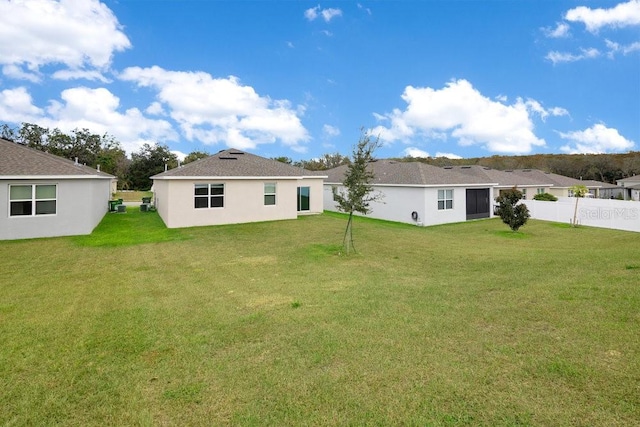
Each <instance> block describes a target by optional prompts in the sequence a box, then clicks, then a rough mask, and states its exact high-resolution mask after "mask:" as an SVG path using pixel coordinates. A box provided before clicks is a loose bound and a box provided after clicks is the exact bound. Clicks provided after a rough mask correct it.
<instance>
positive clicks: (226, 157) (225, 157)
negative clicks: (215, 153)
mask: <svg viewBox="0 0 640 427" xmlns="http://www.w3.org/2000/svg"><path fill="white" fill-rule="evenodd" d="M218 158H219V159H220V160H238V158H237V157H229V156H220V157H218Z"/></svg>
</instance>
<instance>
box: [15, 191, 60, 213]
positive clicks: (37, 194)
mask: <svg viewBox="0 0 640 427" xmlns="http://www.w3.org/2000/svg"><path fill="white" fill-rule="evenodd" d="M56 199H57V186H56V185H55V184H42V185H40V184H33V185H11V186H10V188H9V205H10V208H9V216H34V215H55V214H56Z"/></svg>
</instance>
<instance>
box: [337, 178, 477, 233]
mask: <svg viewBox="0 0 640 427" xmlns="http://www.w3.org/2000/svg"><path fill="white" fill-rule="evenodd" d="M324 187H325V189H324V208H325V209H326V210H328V211H334V212H338V209H337V207H336V206H337V205H336V202H334V201H333V192H332V189H331V188H332V185H330V184H325V186H324ZM337 187H338V188H339V189H340V188H342V186H337ZM445 189H447V190H448V189H452V190H453V209H444V210H438V190H445ZM374 190H375V191H379V192H380V193H382V194H383V195H384V197H383V198H382V199H381V200H380V202H373V203H371V204H370V208H371V211H372V212H371V213H370V214H368V215H367V216H368V217H371V218H377V219H384V220H387V221H396V222H404V223H407V224H415V225H422V226H428V225H436V224H447V223H452V222H462V221H466V219H467V193H466V187H445V186H443V187H409V186H374ZM414 211H415V212H417V213H418V219H417V221H414V220H413V219H412V218H411V213H412V212H414Z"/></svg>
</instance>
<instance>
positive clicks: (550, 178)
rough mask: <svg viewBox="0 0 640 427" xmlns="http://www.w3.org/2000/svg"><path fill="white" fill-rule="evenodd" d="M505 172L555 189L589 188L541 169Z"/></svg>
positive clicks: (571, 179) (576, 181) (573, 179)
mask: <svg viewBox="0 0 640 427" xmlns="http://www.w3.org/2000/svg"><path fill="white" fill-rule="evenodd" d="M505 172H511V173H513V174H516V175H519V176H522V177H527V178H530V179H533V180H538V181H540V183H548V184H551V185H552V186H554V187H571V186H574V185H585V186H587V187H588V185H586V184H585V181H581V180H579V179H575V178H570V177H568V176H563V175H558V174H556V173H551V172H544V171H541V170H539V169H513V170H509V171H505ZM596 187H597V186H596Z"/></svg>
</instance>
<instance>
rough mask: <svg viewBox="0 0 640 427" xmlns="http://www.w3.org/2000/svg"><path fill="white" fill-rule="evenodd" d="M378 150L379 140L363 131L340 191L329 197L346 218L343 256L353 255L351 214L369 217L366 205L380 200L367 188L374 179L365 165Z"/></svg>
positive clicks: (335, 191) (370, 188) (336, 190)
mask: <svg viewBox="0 0 640 427" xmlns="http://www.w3.org/2000/svg"><path fill="white" fill-rule="evenodd" d="M378 147H380V140H379V138H376V139H372V138H371V135H369V133H368V132H365V131H363V132H362V134H361V136H360V140H359V141H358V144H357V145H356V146H355V147H354V149H353V158H352V160H351V162H350V163H349V165H348V166H347V171H346V172H345V178H344V181H343V185H344V189H342V190H338V189H336V188H334V189H333V197H334V200H335V201H336V202H337V203H338V210H339V211H341V212H345V213H348V214H349V219H348V221H347V227H346V229H345V232H344V237H343V239H342V246H343V248H344V251H345V253H346V254H347V255H348V254H349V253H350V251H351V250H352V249H353V250H354V251H355V247H354V245H353V213H354V212H359V213H361V214H363V215H366V214H368V213H370V212H371V211H370V209H369V203H371V202H373V201H376V200H379V199H381V198H382V195H381V194H380V193H376V192H374V191H373V187H372V186H371V184H370V183H371V181H373V179H374V178H375V176H374V173H373V171H372V170H371V168H370V167H369V163H370V162H371V161H372V160H374V158H373V153H374V151H375V150H376V149H377V148H378Z"/></svg>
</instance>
